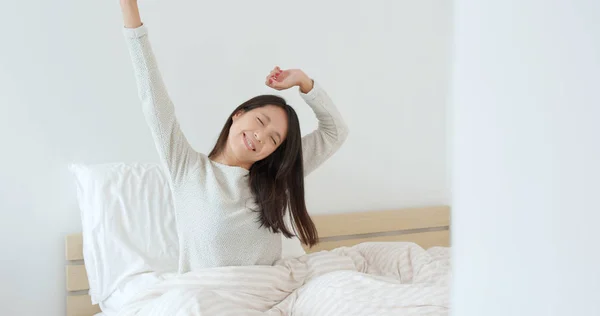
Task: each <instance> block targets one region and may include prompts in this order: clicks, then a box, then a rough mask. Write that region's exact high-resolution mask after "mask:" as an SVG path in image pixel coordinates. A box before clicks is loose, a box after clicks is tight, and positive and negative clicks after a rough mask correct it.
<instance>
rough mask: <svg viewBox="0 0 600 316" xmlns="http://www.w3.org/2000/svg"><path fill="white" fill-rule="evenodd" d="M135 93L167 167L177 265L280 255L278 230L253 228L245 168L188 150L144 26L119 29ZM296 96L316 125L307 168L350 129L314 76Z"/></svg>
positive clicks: (263, 261) (305, 144)
mask: <svg viewBox="0 0 600 316" xmlns="http://www.w3.org/2000/svg"><path fill="white" fill-rule="evenodd" d="M124 35H125V38H126V41H127V45H128V47H129V52H130V55H131V58H132V62H133V68H134V71H135V76H136V80H137V88H138V94H139V97H140V99H141V101H142V106H143V112H144V115H145V117H146V121H147V122H148V125H149V126H150V130H151V132H152V136H153V138H154V142H155V145H156V148H157V150H158V153H159V156H160V159H161V162H162V163H163V165H164V166H165V168H166V170H167V171H168V174H169V177H170V181H171V186H172V191H173V201H174V206H175V215H176V219H177V229H178V236H179V250H180V254H179V272H180V273H184V272H187V271H194V270H195V269H199V268H206V267H218V266H230V265H271V264H272V263H273V262H274V261H275V260H278V259H280V258H281V235H280V234H274V233H271V232H270V231H269V230H268V229H266V228H264V227H262V228H259V224H258V223H257V216H258V213H256V212H253V211H252V210H251V209H252V208H255V206H256V204H255V203H254V202H253V198H252V194H251V191H250V186H249V183H248V177H247V175H248V170H246V169H243V168H240V167H235V166H227V165H224V164H220V163H217V162H214V161H212V160H210V159H209V158H208V157H207V156H206V155H205V154H201V153H198V152H196V151H194V150H193V149H192V148H191V147H190V145H189V144H188V142H187V140H186V138H185V136H184V135H183V133H182V132H181V129H180V127H179V124H178V122H177V119H176V117H175V111H174V107H173V104H172V102H171V100H170V98H169V95H168V93H167V90H166V88H165V85H164V83H163V80H162V77H161V74H160V72H159V69H158V66H157V63H156V60H155V57H154V54H153V51H152V47H151V45H150V41H149V39H148V30H147V28H146V26H145V25H142V26H140V27H138V28H124ZM300 95H301V96H302V98H303V99H304V100H305V101H306V103H307V104H308V105H309V106H310V107H311V108H312V109H313V111H314V112H315V114H316V117H317V119H318V121H319V127H318V129H317V130H315V131H313V132H312V133H310V134H308V135H306V136H304V137H303V138H302V150H303V153H304V157H303V158H304V159H303V160H304V170H305V171H304V172H305V175H307V174H309V173H310V172H312V171H313V170H315V169H316V168H317V167H318V166H319V165H320V164H322V163H323V162H324V161H325V160H326V159H327V158H329V157H330V156H331V155H332V154H333V153H334V152H335V151H336V150H337V149H338V148H339V147H340V146H341V144H342V143H343V142H344V140H345V139H346V136H347V133H348V129H347V127H346V125H345V123H344V121H343V119H342V117H341V115H340V113H339V112H338V110H337V109H336V107H335V106H334V104H333V103H332V102H331V100H330V98H329V97H328V96H327V94H326V93H325V91H323V89H322V88H321V87H320V86H319V84H318V83H317V82H315V84H314V87H313V89H312V90H311V91H310V92H309V93H307V94H304V93H302V92H300Z"/></svg>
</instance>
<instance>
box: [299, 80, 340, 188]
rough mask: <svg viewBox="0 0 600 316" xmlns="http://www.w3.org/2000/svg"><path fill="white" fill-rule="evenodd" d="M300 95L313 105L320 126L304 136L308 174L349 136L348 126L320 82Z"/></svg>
mask: <svg viewBox="0 0 600 316" xmlns="http://www.w3.org/2000/svg"><path fill="white" fill-rule="evenodd" d="M300 96H301V97H302V98H303V99H304V101H305V102H306V103H307V104H308V105H309V106H310V107H311V109H312V110H313V112H314V113H315V115H316V117H317V120H318V124H319V125H318V128H317V129H316V130H314V131H312V132H311V133H309V134H308V135H306V136H304V137H302V154H303V162H304V175H305V176H307V175H308V174H310V173H311V172H313V171H314V170H315V169H317V167H319V166H320V165H321V164H322V163H324V162H325V161H326V160H327V159H328V158H329V157H331V156H332V155H333V154H334V153H335V152H336V151H337V150H338V149H339V148H340V147H341V146H342V144H343V143H344V141H345V140H346V138H347V137H348V127H347V126H346V122H344V119H343V118H342V115H341V114H340V112H339V111H338V109H337V107H336V106H335V104H333V101H331V98H329V96H328V95H327V93H326V92H325V90H323V88H322V87H321V85H320V84H319V83H318V82H316V81H315V82H314V84H313V88H312V90H310V91H309V92H308V93H302V92H300Z"/></svg>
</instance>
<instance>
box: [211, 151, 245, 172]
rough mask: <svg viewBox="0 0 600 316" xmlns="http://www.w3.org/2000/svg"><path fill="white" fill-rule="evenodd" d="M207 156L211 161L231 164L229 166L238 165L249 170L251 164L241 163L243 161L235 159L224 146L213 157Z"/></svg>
mask: <svg viewBox="0 0 600 316" xmlns="http://www.w3.org/2000/svg"><path fill="white" fill-rule="evenodd" d="M209 158H210V159H211V160H212V161H214V162H217V163H220V164H223V165H227V166H231V167H240V168H244V169H246V170H250V167H251V166H252V164H249V163H243V162H241V161H239V160H238V159H236V158H235V156H233V155H232V154H231V152H230V151H229V150H228V149H227V148H224V149H223V151H221V153H220V154H218V155H216V156H214V157H209Z"/></svg>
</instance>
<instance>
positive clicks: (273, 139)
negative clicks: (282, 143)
mask: <svg viewBox="0 0 600 316" xmlns="http://www.w3.org/2000/svg"><path fill="white" fill-rule="evenodd" d="M271 140H272V141H273V145H277V142H276V141H275V138H273V137H271Z"/></svg>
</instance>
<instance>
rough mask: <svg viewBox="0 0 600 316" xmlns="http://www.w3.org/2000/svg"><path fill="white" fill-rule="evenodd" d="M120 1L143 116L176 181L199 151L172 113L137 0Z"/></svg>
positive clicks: (175, 182) (194, 160)
mask: <svg viewBox="0 0 600 316" xmlns="http://www.w3.org/2000/svg"><path fill="white" fill-rule="evenodd" d="M120 1H121V10H122V12H123V22H124V28H123V33H124V35H125V38H126V41H127V46H128V48H129V53H130V55H131V59H132V63H133V69H134V72H135V76H136V82H137V88H138V96H139V98H140V99H141V101H142V107H143V112H144V116H145V118H146V122H147V123H148V125H149V127H150V130H151V132H152V137H153V139H154V143H155V145H156V149H157V150H158V154H159V156H160V159H161V162H162V163H163V164H164V165H165V167H166V168H167V170H168V172H169V175H170V178H171V181H172V182H173V184H174V185H177V184H178V183H180V181H181V180H182V179H183V178H185V173H186V172H187V171H188V170H189V168H187V166H189V165H191V164H194V163H195V162H196V160H197V159H198V153H197V152H196V151H194V149H193V148H192V147H191V146H190V145H189V143H188V141H187V139H186V138H185V136H184V135H183V133H182V131H181V129H180V127H179V123H178V122H177V118H176V117H175V108H174V106H173V103H172V102H171V98H170V97H169V95H168V93H167V89H166V87H165V85H164V83H163V79H162V76H161V74H160V71H159V70H158V66H157V63H156V59H155V57H154V53H153V51H152V47H151V45H150V41H149V39H148V31H147V29H146V26H145V25H143V23H142V21H141V18H140V13H139V10H138V5H137V0H120Z"/></svg>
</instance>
